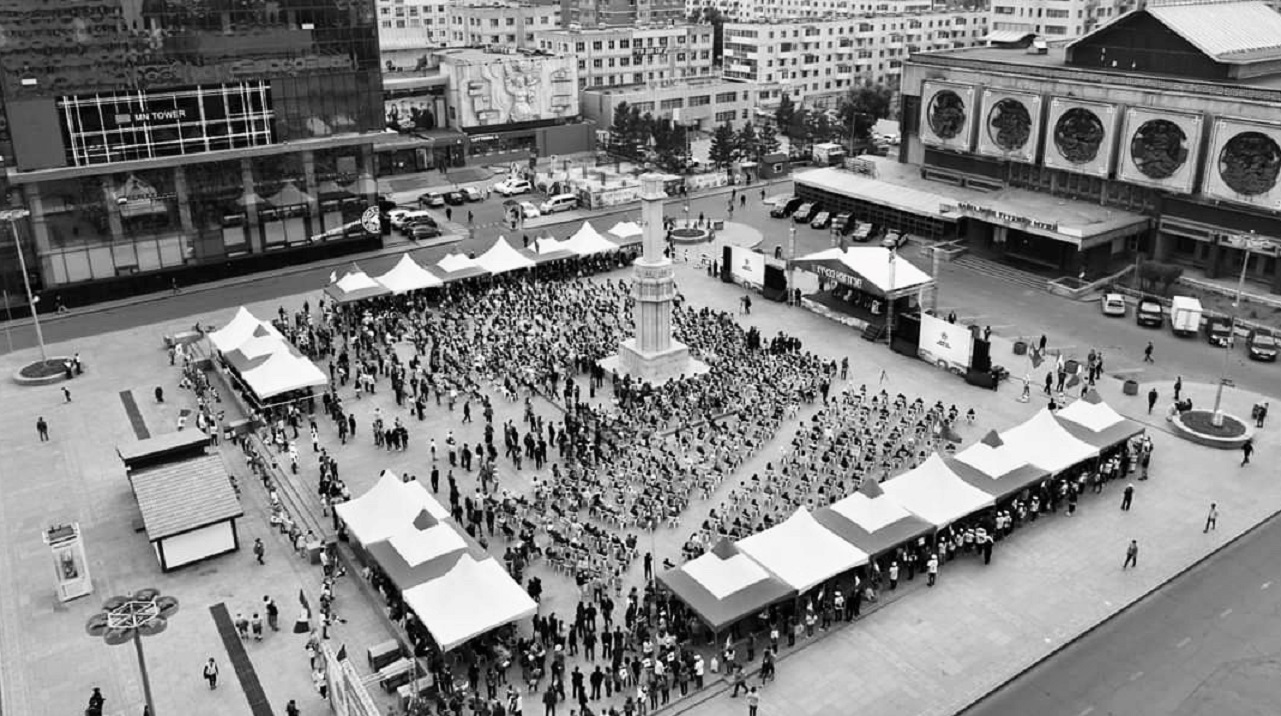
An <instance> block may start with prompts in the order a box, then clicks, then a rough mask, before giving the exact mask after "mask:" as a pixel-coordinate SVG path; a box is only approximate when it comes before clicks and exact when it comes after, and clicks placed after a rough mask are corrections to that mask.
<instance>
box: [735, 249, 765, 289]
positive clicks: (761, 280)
mask: <svg viewBox="0 0 1281 716" xmlns="http://www.w3.org/2000/svg"><path fill="white" fill-rule="evenodd" d="M730 258H731V259H733V261H734V263H733V264H732V265H731V266H730V272H731V273H732V274H733V275H734V281H735V282H736V283H746V284H748V285H750V286H764V285H765V254H762V253H757V252H755V251H752V250H751V249H745V248H743V247H741V246H733V247H730Z"/></svg>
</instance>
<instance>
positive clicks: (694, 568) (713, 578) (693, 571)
mask: <svg viewBox="0 0 1281 716" xmlns="http://www.w3.org/2000/svg"><path fill="white" fill-rule="evenodd" d="M681 569H683V570H685V574H688V575H689V576H690V577H692V578H693V579H694V581H696V582H698V583H699V584H700V585H702V587H703V588H704V589H706V590H707V591H708V592H710V593H711V594H712V596H714V597H716V598H717V599H724V598H725V597H728V596H729V595H731V594H733V593H734V592H737V591H739V590H741V589H745V588H747V587H750V586H752V585H753V584H756V583H757V582H760V581H763V580H766V579H769V577H770V575H769V572H767V571H765V568H764V567H762V566H760V565H759V564H757V563H756V562H753V561H752V560H751V559H750V558H749V557H747V556H746V555H743V554H736V555H733V556H731V557H729V558H728V559H721V558H720V557H719V556H718V555H716V554H713V553H711V552H708V553H707V554H704V555H703V556H701V557H699V558H697V559H695V560H692V561H690V562H688V563H686V564H685V565H684V566H683V567H681Z"/></svg>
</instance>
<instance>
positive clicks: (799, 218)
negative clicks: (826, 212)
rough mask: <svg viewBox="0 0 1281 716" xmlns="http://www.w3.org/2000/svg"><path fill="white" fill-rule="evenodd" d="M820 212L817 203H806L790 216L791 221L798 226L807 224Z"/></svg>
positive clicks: (820, 208) (820, 209)
mask: <svg viewBox="0 0 1281 716" xmlns="http://www.w3.org/2000/svg"><path fill="white" fill-rule="evenodd" d="M822 210H823V208H822V207H821V206H819V205H818V202H814V201H807V202H805V203H804V204H801V206H800V208H798V209H797V210H796V213H795V214H792V221H795V222H796V223H798V224H808V223H809V222H811V221H813V220H814V216H815V215H816V214H818V212H820V211H822Z"/></svg>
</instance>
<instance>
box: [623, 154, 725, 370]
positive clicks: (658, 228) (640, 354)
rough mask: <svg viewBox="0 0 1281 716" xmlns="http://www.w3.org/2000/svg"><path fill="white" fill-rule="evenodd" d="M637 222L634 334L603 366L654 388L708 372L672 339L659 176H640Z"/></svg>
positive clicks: (671, 279) (672, 290)
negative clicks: (639, 245)
mask: <svg viewBox="0 0 1281 716" xmlns="http://www.w3.org/2000/svg"><path fill="white" fill-rule="evenodd" d="M640 179H641V221H642V223H643V224H644V230H645V234H644V239H645V241H644V244H643V247H644V248H643V252H642V254H641V256H640V258H638V259H636V261H635V263H634V264H632V266H633V274H632V276H633V278H632V296H633V297H634V298H635V299H636V305H635V308H634V310H633V319H634V321H635V324H636V335H635V336H634V337H632V338H628V339H626V340H624V341H623V342H622V343H621V344H620V345H619V347H618V355H615V356H610V357H609V358H606V359H605V360H603V361H601V364H602V365H603V366H604V367H605V369H606V370H611V371H614V372H617V373H620V374H623V375H627V376H631V377H632V378H633V379H634V380H639V381H641V382H645V383H651V384H653V385H660V384H662V383H666V382H667V381H669V380H671V379H673V378H682V377H690V376H693V375H696V374H698V373H704V372H706V371H707V366H706V365H704V364H703V363H701V362H699V361H697V360H694V359H693V358H691V357H690V355H689V348H687V347H686V346H685V345H684V344H683V343H681V342H680V341H678V340H676V339H675V338H673V337H672V302H673V301H674V300H675V298H676V279H675V275H674V273H673V271H672V260H671V259H669V258H667V257H666V256H664V255H663V248H664V244H665V241H664V231H663V200H664V199H666V198H667V192H665V191H663V175H661V174H644V175H642V176H641V178H640Z"/></svg>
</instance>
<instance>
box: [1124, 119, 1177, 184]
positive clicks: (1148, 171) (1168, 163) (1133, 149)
mask: <svg viewBox="0 0 1281 716" xmlns="http://www.w3.org/2000/svg"><path fill="white" fill-rule="evenodd" d="M1187 142H1188V136H1187V135H1186V134H1184V133H1183V128H1182V127H1180V126H1179V125H1177V124H1175V123H1174V122H1171V121H1169V120H1166V119H1150V120H1148V121H1146V122H1144V123H1143V124H1141V125H1139V129H1138V130H1137V131H1136V132H1135V133H1134V136H1133V137H1131V138H1130V161H1132V162H1134V167H1135V168H1136V169H1138V170H1139V171H1140V172H1141V173H1142V174H1143V176H1145V177H1148V178H1150V179H1167V178H1169V177H1171V176H1173V175H1174V173H1175V172H1177V171H1178V170H1179V167H1181V166H1183V165H1184V163H1186V162H1187V161H1188V149H1187Z"/></svg>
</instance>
